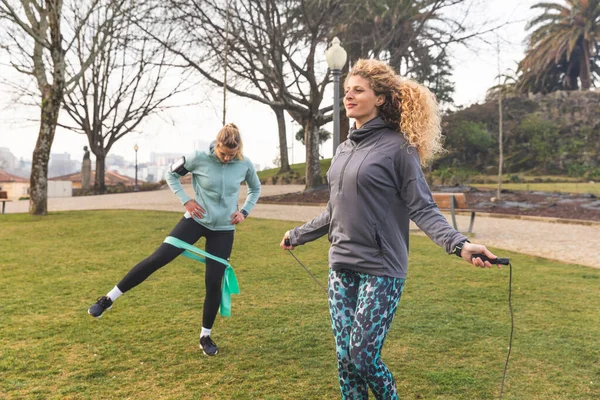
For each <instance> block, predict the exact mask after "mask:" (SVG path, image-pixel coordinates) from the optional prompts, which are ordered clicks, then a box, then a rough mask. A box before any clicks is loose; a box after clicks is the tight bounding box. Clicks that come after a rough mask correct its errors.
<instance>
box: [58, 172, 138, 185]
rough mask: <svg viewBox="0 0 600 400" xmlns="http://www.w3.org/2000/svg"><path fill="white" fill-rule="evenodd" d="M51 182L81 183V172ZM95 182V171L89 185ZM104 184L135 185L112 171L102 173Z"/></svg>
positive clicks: (130, 179) (133, 181)
mask: <svg viewBox="0 0 600 400" xmlns="http://www.w3.org/2000/svg"><path fill="white" fill-rule="evenodd" d="M50 180H51V181H71V182H81V172H76V173H74V174H69V175H63V176H57V177H55V178H52V179H50ZM95 180H96V171H92V174H91V177H90V183H91V184H92V185H93V184H94V182H95ZM143 182H144V181H142V180H141V179H138V184H141V183H143ZM104 184H105V185H106V186H116V185H125V186H133V185H135V179H134V178H130V177H128V176H125V175H121V174H118V173H116V172H114V171H104Z"/></svg>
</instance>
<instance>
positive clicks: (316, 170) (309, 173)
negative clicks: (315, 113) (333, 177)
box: [304, 119, 321, 190]
mask: <svg viewBox="0 0 600 400" xmlns="http://www.w3.org/2000/svg"><path fill="white" fill-rule="evenodd" d="M318 131H319V128H318V127H317V125H316V124H315V121H314V120H313V119H307V120H306V122H305V124H304V145H305V147H306V187H305V188H304V190H311V189H315V188H316V187H317V186H319V185H320V184H321V165H320V163H319V135H318Z"/></svg>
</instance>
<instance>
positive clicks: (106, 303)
mask: <svg viewBox="0 0 600 400" xmlns="http://www.w3.org/2000/svg"><path fill="white" fill-rule="evenodd" d="M112 304H113V302H112V300H111V299H110V298H109V297H107V296H102V297H98V301H96V304H94V305H93V306H91V307H90V308H89V309H88V314H90V315H91V316H92V317H94V318H100V317H102V313H103V312H104V311H106V310H110V309H111V308H112Z"/></svg>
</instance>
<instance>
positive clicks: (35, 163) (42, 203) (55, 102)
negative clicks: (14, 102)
mask: <svg viewBox="0 0 600 400" xmlns="http://www.w3.org/2000/svg"><path fill="white" fill-rule="evenodd" d="M61 99H62V85H60V86H59V87H50V86H48V87H46V88H44V90H43V91H42V106H41V115H40V130H39V133H38V139H37V142H36V144H35V149H34V150H33V156H32V162H31V176H30V181H29V186H30V189H29V190H30V192H29V214H31V215H46V214H48V161H49V160H50V149H51V148H52V142H53V141H54V134H55V132H56V124H57V121H58V112H59V111H60V104H61Z"/></svg>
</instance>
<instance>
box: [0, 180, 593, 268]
mask: <svg viewBox="0 0 600 400" xmlns="http://www.w3.org/2000/svg"><path fill="white" fill-rule="evenodd" d="M184 188H185V190H186V192H187V193H192V189H191V186H190V185H186V186H184ZM303 188H304V187H303V186H299V185H285V186H282V185H263V186H262V195H263V196H271V195H276V194H282V193H288V192H298V191H301V190H303ZM245 189H246V187H245V186H242V193H241V196H240V198H241V199H243V198H244V196H245ZM28 207H29V202H28V201H18V202H11V203H7V205H6V212H7V213H25V212H27V210H28ZM48 209H49V211H50V212H52V211H67V210H99V209H135V210H160V211H180V212H182V213H183V207H182V206H181V205H180V204H179V201H178V200H177V199H176V198H175V197H174V196H173V194H172V193H171V191H170V190H168V189H165V190H159V191H152V192H138V193H125V194H108V195H103V196H85V197H67V198H53V199H49V201H48ZM322 210H323V207H317V206H292V205H274V204H260V202H259V204H257V206H256V207H255V208H254V210H253V211H252V216H253V217H256V218H269V219H280V220H286V221H309V220H311V219H312V218H314V217H315V216H316V215H318V214H319V213H320V212H322ZM0 218H1V216H0ZM457 222H458V225H459V227H467V226H468V217H467V216H460V215H459V216H458V217H457ZM291 227H293V224H290V228H291ZM413 228H414V229H417V227H416V226H413ZM473 230H474V232H475V234H474V238H473V241H474V242H477V243H481V244H485V245H486V246H491V247H496V248H499V249H506V250H511V251H515V252H519V253H524V254H529V255H534V256H539V257H544V258H549V259H553V260H558V261H561V262H565V263H573V264H580V265H585V266H589V267H594V268H600V251H599V250H600V223H594V224H591V225H579V224H563V223H556V222H546V221H543V220H524V219H512V218H496V217H487V216H479V215H478V216H477V217H476V218H475V225H474V228H473ZM282 234H283V232H282Z"/></svg>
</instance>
